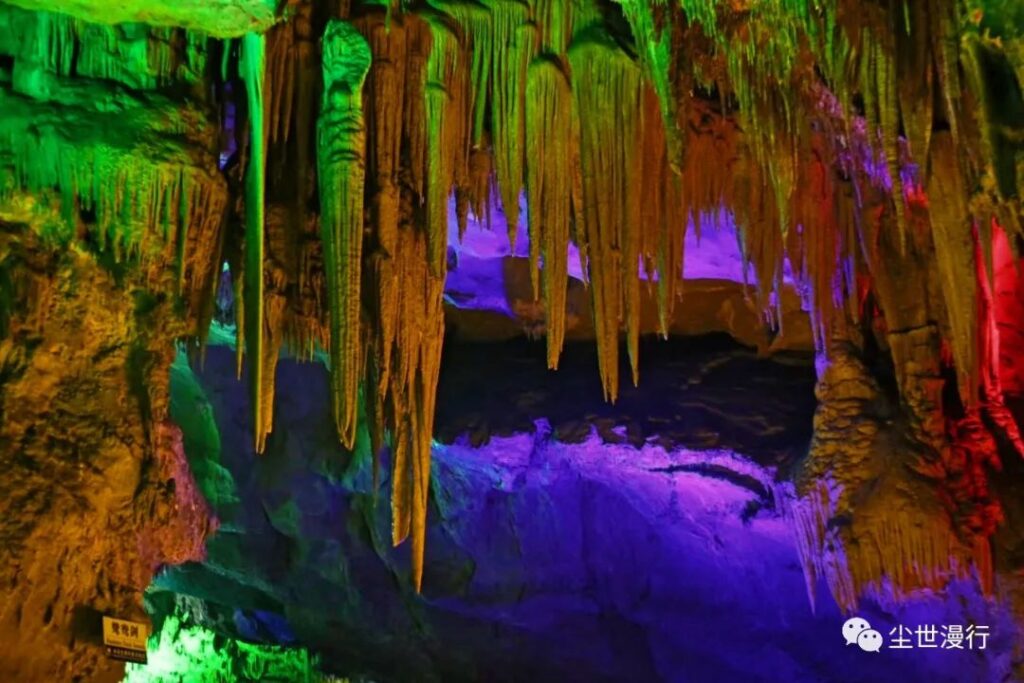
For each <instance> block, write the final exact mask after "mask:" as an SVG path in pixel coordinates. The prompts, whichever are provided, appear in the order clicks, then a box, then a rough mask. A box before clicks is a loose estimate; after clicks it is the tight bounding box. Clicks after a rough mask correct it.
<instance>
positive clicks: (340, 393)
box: [317, 20, 371, 448]
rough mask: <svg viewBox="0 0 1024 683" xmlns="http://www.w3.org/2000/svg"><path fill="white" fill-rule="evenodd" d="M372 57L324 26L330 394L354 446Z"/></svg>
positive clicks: (322, 127) (336, 27)
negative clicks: (366, 102)
mask: <svg viewBox="0 0 1024 683" xmlns="http://www.w3.org/2000/svg"><path fill="white" fill-rule="evenodd" d="M370 62H371V53H370V49H369V46H368V45H367V43H366V40H365V39H364V38H363V37H362V36H361V35H360V34H359V32H358V31H356V29H355V28H353V27H352V25H351V24H348V23H345V22H343V21H339V20H333V21H331V22H330V23H329V24H328V27H327V30H326V31H325V33H324V47H323V76H324V96H323V101H322V103H321V109H320V118H319V121H318V122H317V171H318V175H319V188H320V207H321V218H320V233H321V237H322V239H323V244H324V266H325V270H326V271H327V298H328V308H329V310H330V321H331V322H330V325H331V349H330V358H331V400H332V403H333V408H334V419H335V424H336V425H337V429H338V436H339V438H340V439H341V442H342V444H344V446H345V447H346V448H352V447H353V446H354V445H355V438H356V426H357V425H356V420H357V414H358V404H359V372H360V369H361V368H362V356H361V343H360V335H361V319H360V277H361V270H362V269H361V263H362V244H363V184H364V177H365V167H364V163H365V161H364V159H365V131H364V125H363V111H362V106H363V104H362V87H363V81H364V79H365V78H366V74H367V72H368V71H369V68H370Z"/></svg>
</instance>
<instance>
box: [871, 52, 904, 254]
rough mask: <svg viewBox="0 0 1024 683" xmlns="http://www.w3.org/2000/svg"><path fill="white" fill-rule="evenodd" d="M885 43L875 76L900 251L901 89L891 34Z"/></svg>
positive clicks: (902, 248)
mask: <svg viewBox="0 0 1024 683" xmlns="http://www.w3.org/2000/svg"><path fill="white" fill-rule="evenodd" d="M887 36H888V39H887V40H886V42H885V43H884V44H883V43H882V42H880V41H879V42H876V43H875V45H874V49H875V56H874V58H873V59H872V61H873V62H874V65H875V69H876V73H875V77H874V82H875V87H876V88H877V89H878V90H877V95H876V99H877V101H878V114H879V124H880V126H881V131H882V149H883V153H884V154H885V161H886V165H887V166H888V169H889V182H890V183H891V188H892V192H891V194H892V202H893V207H894V208H895V210H896V229H897V230H898V231H899V238H900V240H899V244H900V250H901V251H905V250H906V246H907V217H906V211H907V210H906V197H905V196H904V193H903V177H902V165H901V163H900V144H899V127H900V116H899V92H898V90H897V86H896V65H895V55H894V54H893V50H894V47H893V45H892V38H891V33H888V34H887Z"/></svg>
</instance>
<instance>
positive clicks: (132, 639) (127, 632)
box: [103, 617, 149, 664]
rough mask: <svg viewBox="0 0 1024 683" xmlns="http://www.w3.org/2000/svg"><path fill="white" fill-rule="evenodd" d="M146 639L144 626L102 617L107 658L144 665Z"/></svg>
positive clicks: (146, 633) (147, 630)
mask: <svg viewBox="0 0 1024 683" xmlns="http://www.w3.org/2000/svg"><path fill="white" fill-rule="evenodd" d="M147 638H149V626H148V625H146V624H140V623H138V622H135V621H126V620H124V619H114V618H113V617H103V644H104V645H106V646H107V656H108V657H112V658H114V659H121V660H124V661H126V662H138V663H139V664H145V663H146V639H147Z"/></svg>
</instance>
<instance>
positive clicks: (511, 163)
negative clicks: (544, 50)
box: [491, 0, 537, 244]
mask: <svg viewBox="0 0 1024 683" xmlns="http://www.w3.org/2000/svg"><path fill="white" fill-rule="evenodd" d="M529 9H530V8H529V6H528V5H527V4H526V3H525V2H522V1H521V0H492V3H491V12H492V30H493V34H492V36H491V41H492V50H493V56H492V63H493V69H494V75H493V78H492V81H491V133H492V135H493V143H494V170H495V174H496V176H497V179H498V189H499V192H500V194H501V203H502V208H503V209H504V212H505V220H506V222H507V223H508V236H509V244H515V238H516V232H517V229H518V226H519V194H520V192H521V191H522V188H523V185H524V168H525V156H524V155H525V151H526V150H525V148H524V145H523V142H524V138H525V137H526V135H525V125H526V122H525V112H524V98H525V96H526V70H527V66H528V65H529V63H530V60H531V59H532V58H533V54H534V50H535V46H536V42H537V41H536V35H535V28H534V26H533V25H532V24H530V23H529Z"/></svg>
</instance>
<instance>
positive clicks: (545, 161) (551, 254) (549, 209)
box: [526, 56, 573, 370]
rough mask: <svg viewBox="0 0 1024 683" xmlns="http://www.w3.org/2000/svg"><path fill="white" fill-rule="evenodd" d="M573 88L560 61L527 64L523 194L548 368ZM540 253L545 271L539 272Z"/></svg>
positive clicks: (561, 266)
mask: <svg viewBox="0 0 1024 683" xmlns="http://www.w3.org/2000/svg"><path fill="white" fill-rule="evenodd" d="M572 133H573V131H572V89H571V88H570V86H569V79H568V77H567V76H566V74H565V71H564V68H563V66H562V64H561V62H560V61H558V60H557V59H556V58H554V57H550V56H542V57H539V58H538V59H536V60H535V61H534V62H533V64H531V65H530V72H529V76H528V79H527V87H526V149H527V158H528V159H529V164H528V167H527V168H528V175H527V182H526V186H527V197H528V203H527V206H528V209H529V213H530V215H529V227H530V280H531V283H532V285H533V294H534V298H537V297H538V296H539V295H540V294H541V290H542V287H541V281H542V280H543V296H544V305H545V311H546V315H547V348H548V368H550V369H552V370H554V369H557V368H558V359H559V356H560V355H561V352H562V344H563V342H564V340H565V304H566V292H567V288H568V278H569V251H568V250H569V225H570V220H571V216H570V211H571V201H572V189H571V183H572V168H571V166H570V158H571V151H570V147H569V146H570V144H571V142H570V141H571V139H572ZM541 258H543V264H544V265H543V271H542V272H539V271H538V267H539V266H540V260H541Z"/></svg>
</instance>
